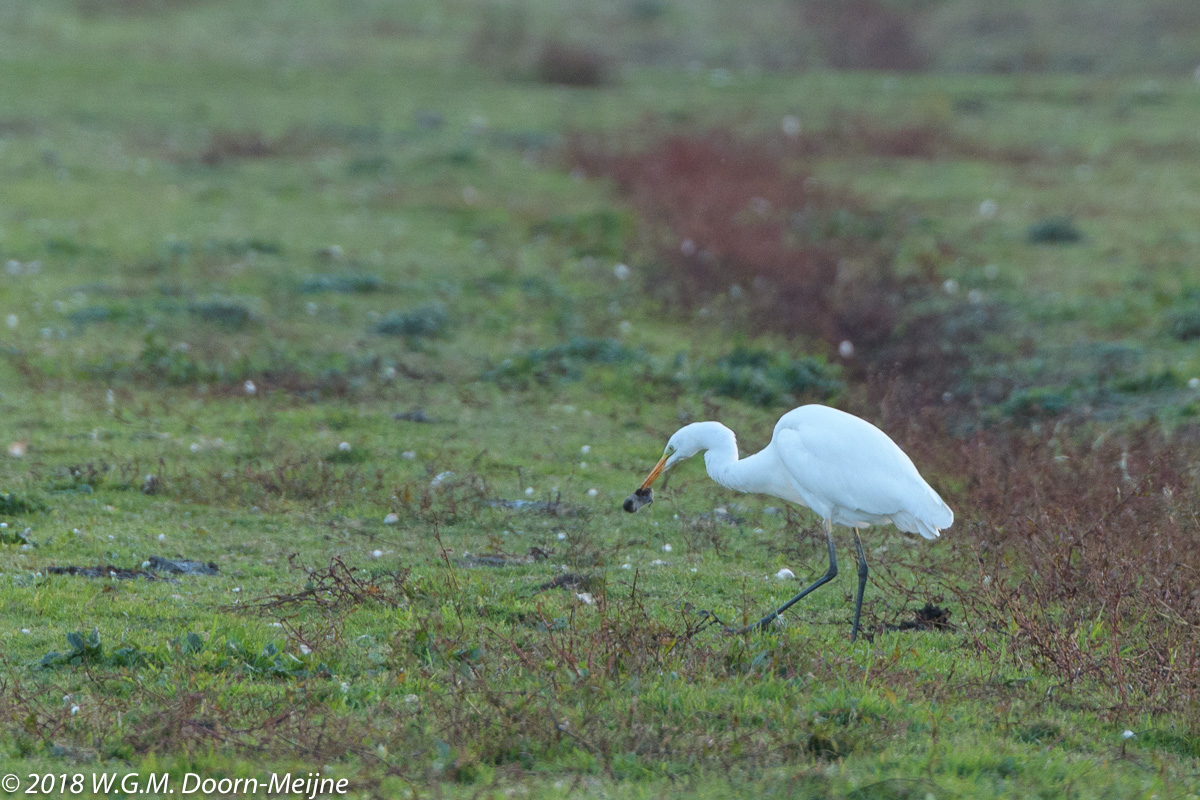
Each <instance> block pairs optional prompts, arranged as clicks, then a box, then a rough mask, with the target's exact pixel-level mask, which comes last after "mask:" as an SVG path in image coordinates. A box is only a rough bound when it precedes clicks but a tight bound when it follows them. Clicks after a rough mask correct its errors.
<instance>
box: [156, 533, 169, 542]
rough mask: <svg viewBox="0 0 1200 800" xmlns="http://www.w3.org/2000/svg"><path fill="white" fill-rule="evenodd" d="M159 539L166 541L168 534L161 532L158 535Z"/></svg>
mask: <svg viewBox="0 0 1200 800" xmlns="http://www.w3.org/2000/svg"><path fill="white" fill-rule="evenodd" d="M158 540H159V541H160V542H165V541H166V540H167V535H166V534H165V533H160V534H159V535H158Z"/></svg>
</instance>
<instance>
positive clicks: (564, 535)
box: [558, 533, 567, 542]
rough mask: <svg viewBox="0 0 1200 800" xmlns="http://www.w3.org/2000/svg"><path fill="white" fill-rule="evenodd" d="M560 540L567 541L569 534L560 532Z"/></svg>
mask: <svg viewBox="0 0 1200 800" xmlns="http://www.w3.org/2000/svg"><path fill="white" fill-rule="evenodd" d="M558 540H559V541H560V542H565V541H566V540H567V535H566V534H565V533H560V534H559V535H558Z"/></svg>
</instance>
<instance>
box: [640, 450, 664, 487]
mask: <svg viewBox="0 0 1200 800" xmlns="http://www.w3.org/2000/svg"><path fill="white" fill-rule="evenodd" d="M670 456H671V454H670V453H663V457H662V458H660V459H659V460H658V463H657V464H655V465H654V469H652V470H650V474H649V475H647V476H646V480H644V481H642V485H641V486H640V487H639V488H638V491H639V492H644V491H646V490H647V489H649V488H650V484H652V483H654V482H655V481H656V480H658V476H659V475H661V474H662V471H663V467H665V466H666V465H667V459H668V458H670Z"/></svg>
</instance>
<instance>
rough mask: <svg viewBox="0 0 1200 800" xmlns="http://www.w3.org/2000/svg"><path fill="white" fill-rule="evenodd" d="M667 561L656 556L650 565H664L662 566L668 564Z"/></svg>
mask: <svg viewBox="0 0 1200 800" xmlns="http://www.w3.org/2000/svg"><path fill="white" fill-rule="evenodd" d="M666 563H667V562H665V561H663V560H662V559H661V558H656V559H654V560H653V561H651V562H650V566H652V567H662V566H666Z"/></svg>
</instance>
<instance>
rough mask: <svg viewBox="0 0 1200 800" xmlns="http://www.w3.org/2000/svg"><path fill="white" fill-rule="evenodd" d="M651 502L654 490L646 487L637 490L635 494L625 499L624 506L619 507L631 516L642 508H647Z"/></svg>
mask: <svg viewBox="0 0 1200 800" xmlns="http://www.w3.org/2000/svg"><path fill="white" fill-rule="evenodd" d="M653 502H654V490H653V489H651V488H649V487H647V488H645V489H638V490H637V491H636V492H634V493H633V494H631V495H629V497H626V498H625V504H624V505H623V506H621V507H622V508H624V509H625V510H626V511H628V512H629V513H630V514H632V513H634V512H635V511H637V510H638V509H639V508H641V507H642V506H648V505H650V504H651V503H653Z"/></svg>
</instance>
